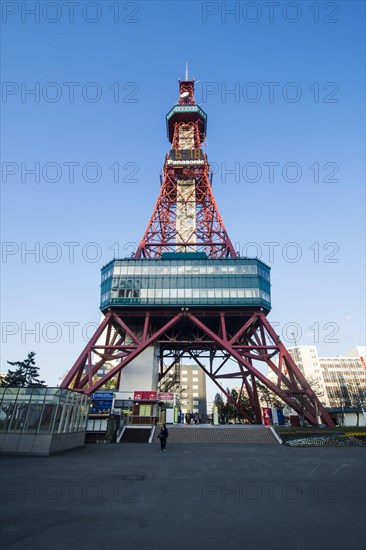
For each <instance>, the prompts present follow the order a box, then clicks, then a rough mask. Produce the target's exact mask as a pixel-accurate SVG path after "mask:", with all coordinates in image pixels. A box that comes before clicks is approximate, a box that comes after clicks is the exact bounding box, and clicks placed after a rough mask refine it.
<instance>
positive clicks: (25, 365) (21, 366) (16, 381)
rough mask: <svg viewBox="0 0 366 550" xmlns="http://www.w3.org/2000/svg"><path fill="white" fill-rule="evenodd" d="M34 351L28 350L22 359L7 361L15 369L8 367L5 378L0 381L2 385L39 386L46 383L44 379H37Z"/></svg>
mask: <svg viewBox="0 0 366 550" xmlns="http://www.w3.org/2000/svg"><path fill="white" fill-rule="evenodd" d="M35 355H36V354H35V352H34V351H30V352H29V353H28V357H27V358H26V359H24V361H15V362H12V361H7V363H8V364H9V365H11V366H12V367H16V368H15V370H11V369H9V370H8V372H7V374H6V376H5V378H4V379H3V380H2V381H1V386H2V387H6V388H8V387H17V388H22V387H23V388H24V387H26V388H41V387H44V386H45V385H46V384H45V382H44V380H39V372H38V371H39V367H37V366H36V362H35V360H34V357H35Z"/></svg>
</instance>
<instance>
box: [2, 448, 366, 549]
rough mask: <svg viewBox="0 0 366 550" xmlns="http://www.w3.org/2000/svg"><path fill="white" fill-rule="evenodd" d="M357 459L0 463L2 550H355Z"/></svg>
mask: <svg viewBox="0 0 366 550" xmlns="http://www.w3.org/2000/svg"><path fill="white" fill-rule="evenodd" d="M365 459H366V452H365V449H363V448H351V447H350V448H302V449H299V448H295V449H294V448H288V447H285V446H280V445H278V446H273V445H272V446H263V445H262V446H250V445H248V446H238V445H235V446H234V445H233V446H218V445H212V446H208V445H169V441H168V447H167V452H166V453H161V452H160V450H159V446H158V445H147V444H134V443H131V444H120V445H117V444H114V445H85V446H84V447H82V448H80V449H76V450H72V451H68V452H64V453H62V454H59V455H54V456H51V457H21V456H5V457H2V459H1V463H2V464H1V499H2V511H1V521H2V524H1V535H2V536H1V540H2V543H1V548H2V549H6V550H31V549H32V550H33V549H35V548H37V550H51V549H52V550H84V549H85V550H87V549H88V550H109V549H116V550H121V549H128V548H133V549H139V550H165V549H166V550H168V549H169V550H172V549H174V550H186V549H189V550H242V549H247V550H262V549H263V550H280V549H281V550H283V549H284V548H287V549H288V550H305V549H306V550H308V549H311V550H344V549H345V548H347V549H349V550H358V549H360V550H361V549H362V550H363V549H364V548H365V547H366V539H365V517H366V509H365V477H366V467H365V463H366V461H365Z"/></svg>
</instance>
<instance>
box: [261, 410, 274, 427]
mask: <svg viewBox="0 0 366 550" xmlns="http://www.w3.org/2000/svg"><path fill="white" fill-rule="evenodd" d="M262 411H263V424H264V425H265V426H270V425H271V424H272V419H271V409H270V408H269V407H262Z"/></svg>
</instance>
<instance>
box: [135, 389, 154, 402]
mask: <svg viewBox="0 0 366 550" xmlns="http://www.w3.org/2000/svg"><path fill="white" fill-rule="evenodd" d="M133 399H134V401H157V400H158V392H157V391H135V392H134V394H133Z"/></svg>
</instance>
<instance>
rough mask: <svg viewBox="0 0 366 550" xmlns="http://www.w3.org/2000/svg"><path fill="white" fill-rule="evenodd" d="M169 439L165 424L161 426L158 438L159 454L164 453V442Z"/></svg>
mask: <svg viewBox="0 0 366 550" xmlns="http://www.w3.org/2000/svg"><path fill="white" fill-rule="evenodd" d="M168 437H169V432H168V428H167V427H166V425H165V423H164V424H163V425H162V427H161V430H160V433H159V435H158V438H159V439H160V452H161V453H162V452H165V451H166V440H167V438H168Z"/></svg>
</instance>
